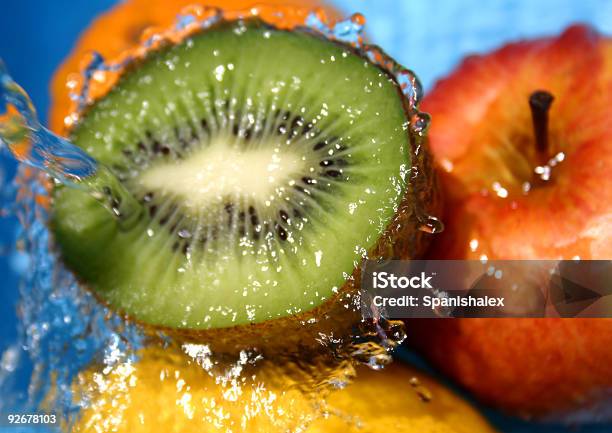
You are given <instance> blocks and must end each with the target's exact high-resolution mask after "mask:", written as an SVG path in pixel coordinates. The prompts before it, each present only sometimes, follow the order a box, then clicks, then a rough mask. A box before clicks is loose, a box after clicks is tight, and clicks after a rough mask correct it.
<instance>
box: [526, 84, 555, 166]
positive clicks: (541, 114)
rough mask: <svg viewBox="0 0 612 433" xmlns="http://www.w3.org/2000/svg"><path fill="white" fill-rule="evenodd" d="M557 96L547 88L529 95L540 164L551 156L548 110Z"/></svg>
mask: <svg viewBox="0 0 612 433" xmlns="http://www.w3.org/2000/svg"><path fill="white" fill-rule="evenodd" d="M554 99H555V97H554V96H553V95H552V94H551V93H550V92H547V91H546V90H536V91H535V92H533V93H532V94H531V95H530V96H529V107H530V108H531V120H532V121H533V134H534V136H535V142H536V150H537V154H538V159H539V163H540V165H545V164H546V163H547V162H548V158H549V149H548V145H549V143H548V111H549V109H550V106H551V105H552V103H553V100H554Z"/></svg>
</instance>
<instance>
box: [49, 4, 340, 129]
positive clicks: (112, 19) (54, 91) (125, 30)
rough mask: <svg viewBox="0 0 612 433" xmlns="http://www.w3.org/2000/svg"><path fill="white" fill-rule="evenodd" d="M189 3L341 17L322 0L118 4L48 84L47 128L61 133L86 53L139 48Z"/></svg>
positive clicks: (91, 29) (114, 52)
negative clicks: (319, 11)
mask: <svg viewBox="0 0 612 433" xmlns="http://www.w3.org/2000/svg"><path fill="white" fill-rule="evenodd" d="M192 4H202V5H204V6H213V7H219V8H223V9H225V10H243V9H248V8H250V7H252V6H254V5H257V6H269V7H278V6H295V7H299V8H303V9H311V8H312V9H315V8H318V7H323V9H324V10H325V12H326V13H327V16H328V17H329V18H330V19H338V18H340V14H339V12H337V11H336V10H334V9H333V8H331V7H329V6H324V3H323V2H322V1H321V0H200V1H198V0H128V1H125V2H122V3H119V4H118V5H117V6H115V7H114V8H112V9H111V10H109V11H108V12H105V13H104V14H102V15H100V16H99V17H97V18H96V19H95V20H94V21H93V23H92V24H91V25H90V26H89V27H88V28H87V29H86V30H85V31H84V32H83V34H82V35H81V37H80V38H79V40H78V41H77V43H76V44H75V46H74V48H73V50H72V52H71V53H70V55H69V56H68V58H67V59H66V60H65V61H64V62H63V63H62V64H61V65H60V67H59V68H58V69H57V71H56V72H55V75H54V77H53V79H52V83H51V109H50V111H49V125H50V128H51V129H52V130H53V131H55V132H57V133H62V132H63V131H64V117H66V116H67V115H68V114H69V113H70V108H71V102H70V99H69V96H68V88H67V87H66V83H67V81H68V77H69V75H70V74H72V73H75V72H79V71H80V70H81V68H82V61H83V59H84V58H85V56H86V54H87V53H88V52H91V51H97V52H98V53H100V54H101V55H102V56H103V57H104V58H106V59H112V58H115V57H117V56H119V55H120V54H121V53H122V52H124V51H126V50H128V49H130V48H133V47H134V46H136V45H138V44H139V43H140V36H141V34H142V32H143V31H144V30H145V29H146V28H149V27H162V28H167V27H170V26H171V25H172V24H173V23H174V22H175V20H176V17H177V15H178V14H179V13H180V12H181V10H182V9H183V8H185V7H186V6H189V5H192ZM297 17H298V16H297V15H296V17H287V20H289V21H291V20H292V19H293V20H297ZM300 23H301V22H294V23H291V22H289V23H288V24H294V25H295V24H300Z"/></svg>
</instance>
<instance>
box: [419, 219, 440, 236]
mask: <svg viewBox="0 0 612 433" xmlns="http://www.w3.org/2000/svg"><path fill="white" fill-rule="evenodd" d="M420 221H421V224H420V225H419V230H420V231H422V232H425V233H431V234H435V233H441V232H442V231H444V223H443V222H442V221H440V220H439V219H438V218H437V217H435V216H432V215H428V216H427V217H424V218H422V219H421V220H420Z"/></svg>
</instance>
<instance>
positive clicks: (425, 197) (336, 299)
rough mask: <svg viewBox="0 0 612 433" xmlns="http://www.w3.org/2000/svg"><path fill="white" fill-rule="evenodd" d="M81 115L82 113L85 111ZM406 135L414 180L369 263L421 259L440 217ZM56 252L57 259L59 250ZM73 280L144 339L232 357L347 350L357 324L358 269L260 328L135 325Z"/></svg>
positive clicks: (416, 143) (422, 139) (423, 156)
mask: <svg viewBox="0 0 612 433" xmlns="http://www.w3.org/2000/svg"><path fill="white" fill-rule="evenodd" d="M336 43H338V42H336ZM342 45H343V46H344V44H342ZM346 48H347V49H350V50H351V51H352V52H353V53H355V54H356V55H359V56H361V57H363V58H364V59H365V60H367V59H366V58H365V57H364V56H363V55H362V54H361V53H360V52H358V51H357V50H355V49H354V48H353V47H350V46H348V45H347V46H346ZM140 61H142V60H140ZM140 61H138V62H135V63H134V64H131V65H130V67H129V68H128V70H131V69H132V68H136V67H138V64H139V63H140ZM379 68H380V69H381V70H382V71H383V72H385V73H386V74H387V75H389V76H391V75H390V74H389V72H388V71H386V70H384V69H383V68H382V67H380V66H379ZM396 88H397V92H398V97H399V98H402V101H403V106H404V111H405V113H406V119H410V117H411V114H413V111H414V109H413V108H412V107H410V106H409V105H408V101H407V100H406V98H405V97H404V95H403V94H402V92H401V90H400V87H399V85H398V84H397V82H396ZM81 114H83V115H86V114H87V113H86V111H85V112H84V113H81ZM406 135H407V137H406V139H407V142H408V143H409V146H408V148H409V151H410V153H411V163H412V170H413V171H414V170H416V173H417V175H416V176H411V178H410V179H409V180H407V181H406V192H405V195H404V197H403V198H402V200H401V202H400V205H399V207H398V210H397V212H396V214H395V216H394V217H393V220H392V221H391V222H390V223H389V225H388V226H387V228H386V230H385V231H384V232H383V234H382V235H381V236H380V237H379V239H378V241H377V243H376V244H375V245H374V246H373V247H372V248H371V249H370V250H369V251H368V255H367V258H368V259H370V260H378V259H381V260H388V259H402V260H408V259H417V258H422V257H423V256H424V254H425V251H426V249H427V247H428V245H429V243H430V241H431V237H432V236H433V235H432V234H430V233H427V232H424V231H422V230H420V229H419V227H420V226H421V225H422V221H423V218H426V217H427V216H428V215H441V212H442V207H443V200H442V195H441V188H440V187H439V182H438V178H437V175H436V172H435V170H434V167H433V159H432V155H431V153H430V151H429V146H428V142H427V138H426V136H421V135H419V134H417V133H414V132H412V130H411V129H410V128H408V129H407V131H406ZM411 173H412V172H411ZM51 233H53V231H52V230H51ZM58 250H60V251H59V254H60V258H61V249H59V248H58ZM64 263H65V261H64ZM73 274H74V273H73ZM75 277H76V278H77V281H78V282H79V285H80V286H81V287H82V288H85V289H86V290H88V291H89V292H90V293H92V294H93V295H94V297H95V298H96V299H97V300H98V301H99V302H100V303H101V304H103V305H105V306H106V307H107V308H109V310H110V311H113V312H114V313H116V314H118V315H120V316H121V317H123V318H124V319H125V320H126V321H127V322H131V323H135V324H137V325H140V326H141V327H142V328H143V330H144V332H145V333H146V334H147V335H148V336H149V337H151V338H153V339H158V338H159V336H160V333H161V334H162V335H166V336H169V337H171V338H173V339H174V340H176V341H177V342H179V343H180V342H185V343H198V344H207V345H209V346H210V348H211V350H213V352H216V353H226V354H236V353H238V352H240V351H241V350H245V349H256V350H258V351H259V352H260V353H262V354H267V355H269V354H273V355H275V356H279V354H285V355H288V356H291V355H292V354H300V356H301V355H302V354H304V353H308V352H311V353H313V352H321V351H323V350H324V351H327V352H329V348H325V347H326V346H327V344H326V342H325V340H326V337H332V336H333V339H334V341H339V342H340V343H336V344H339V345H340V346H342V345H348V344H350V340H351V338H352V336H353V335H354V334H355V328H356V327H357V326H358V325H359V324H360V322H362V315H361V309H360V303H359V287H360V283H361V268H360V266H357V267H356V268H355V269H354V270H353V272H352V275H351V277H349V278H348V279H347V280H346V281H345V283H344V285H343V286H342V287H341V289H340V290H339V291H338V292H337V293H335V294H334V295H333V296H332V297H330V298H329V299H328V300H326V301H325V302H324V303H322V304H321V305H319V306H317V307H315V308H313V309H311V310H308V311H304V312H301V313H297V314H294V315H290V316H286V317H281V318H277V319H270V320H267V321H264V322H260V323H251V324H246V325H236V326H230V327H224V328H212V329H187V328H169V327H164V326H158V325H151V324H149V323H144V322H141V321H139V320H138V319H137V318H135V317H132V316H130V315H128V314H126V313H125V312H123V311H120V310H117V309H116V308H114V307H112V306H111V305H109V304H108V303H107V302H106V301H105V300H104V299H102V298H101V297H100V296H99V295H98V294H97V293H96V292H95V291H94V290H91V289H90V288H89V287H88V285H87V283H86V282H85V281H82V280H81V279H80V278H78V276H76V274H75Z"/></svg>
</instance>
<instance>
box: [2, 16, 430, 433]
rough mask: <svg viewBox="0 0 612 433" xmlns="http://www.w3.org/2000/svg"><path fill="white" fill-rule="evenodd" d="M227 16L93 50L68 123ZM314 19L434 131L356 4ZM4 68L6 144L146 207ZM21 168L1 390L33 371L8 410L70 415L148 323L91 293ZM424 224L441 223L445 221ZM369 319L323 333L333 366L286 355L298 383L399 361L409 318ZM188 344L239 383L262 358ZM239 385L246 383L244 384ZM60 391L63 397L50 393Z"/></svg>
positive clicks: (131, 352) (332, 380)
mask: <svg viewBox="0 0 612 433" xmlns="http://www.w3.org/2000/svg"><path fill="white" fill-rule="evenodd" d="M249 14H251V15H259V14H261V10H258V9H256V8H255V9H252V10H250V12H248V13H243V15H242V16H241V17H247V16H250V15H249ZM224 18H225V19H229V18H231V17H229V16H228V15H227V14H223V13H222V12H221V11H220V10H218V9H211V8H202V7H196V8H190V9H189V10H186V11H185V13H184V14H183V15H181V16H180V17H179V20H178V23H177V25H176V27H175V28H174V29H171V31H169V32H159V31H148V32H146V33H145V35H144V36H143V45H142V46H140V47H138V48H137V49H136V51H134V52H132V53H130V54H128V55H126V56H124V57H123V58H122V59H121V60H120V61H118V62H117V63H107V62H106V61H105V60H104V59H103V58H102V57H101V56H99V55H97V54H92V57H91V58H90V61H89V62H88V66H87V67H86V68H85V70H84V71H83V73H82V74H81V75H80V76H79V77H73V78H72V80H71V82H70V83H69V87H70V88H71V89H72V91H71V99H72V101H73V103H74V104H75V107H74V110H73V113H74V114H72V115H70V116H68V117H67V118H66V126H68V127H74V126H75V125H76V124H77V123H78V121H79V119H80V116H81V115H82V114H83V113H84V112H85V111H86V110H87V107H89V106H90V105H91V104H92V103H94V102H95V101H96V99H97V98H99V97H101V96H102V95H104V94H105V93H106V92H107V91H108V89H110V88H111V87H112V86H113V85H114V83H115V82H116V80H117V79H118V78H119V76H120V75H121V74H122V72H123V71H124V70H125V68H126V67H127V66H128V65H129V64H131V63H132V62H134V61H136V60H138V59H140V58H142V57H143V56H145V55H146V54H147V53H148V52H150V51H151V50H155V49H157V48H158V47H161V46H163V45H164V43H165V41H168V40H170V41H172V42H176V41H178V40H180V39H182V38H184V37H186V36H188V35H190V34H192V33H193V32H195V31H201V30H202V29H206V28H209V27H210V26H212V25H214V24H216V23H218V22H219V21H220V20H221V19H224ZM304 25H305V28H307V29H308V30H309V31H313V32H317V33H319V34H321V35H323V36H324V37H327V38H328V39H332V40H337V41H339V42H344V43H348V44H350V45H351V46H352V47H353V48H354V49H355V50H357V51H358V52H359V53H361V54H362V55H363V56H364V57H367V58H368V59H370V60H371V61H372V62H374V63H376V64H377V65H379V66H381V67H383V68H384V69H386V70H388V71H389V73H390V74H392V75H393V76H394V77H395V78H396V80H397V82H398V84H399V86H400V88H401V89H402V93H403V94H404V96H405V97H406V102H407V104H406V107H407V110H408V112H409V119H410V124H409V126H408V127H409V128H410V129H411V131H413V132H415V133H416V134H417V136H418V137H423V136H424V133H425V131H426V129H427V126H428V124H429V118H428V116H426V115H425V114H423V113H420V112H419V111H418V104H419V102H420V99H421V97H422V88H421V86H420V83H419V81H418V79H417V78H416V76H415V75H414V74H413V73H412V72H411V71H410V70H407V69H405V68H403V67H402V66H401V65H399V64H397V63H396V62H395V61H393V60H392V59H391V58H390V57H389V56H387V55H386V54H385V53H384V51H383V50H382V49H380V48H379V47H376V46H374V45H368V44H365V43H364V37H363V28H364V25H365V19H364V18H363V16H361V15H359V14H355V15H353V16H352V17H350V18H349V19H347V20H344V21H339V22H337V23H335V24H334V25H330V24H328V23H327V21H326V20H325V18H324V16H323V15H321V14H320V13H317V12H313V13H311V14H309V15H307V17H306V19H305V22H304ZM0 75H1V79H2V88H1V91H2V94H1V96H2V98H1V102H2V104H3V105H2V107H0V108H1V109H2V110H3V111H2V113H3V117H2V118H1V119H2V120H1V122H0V136H1V138H2V144H4V145H6V147H7V148H8V149H9V150H10V151H11V153H12V154H13V155H14V156H15V157H17V159H19V160H20V161H21V162H23V163H25V164H28V165H31V166H33V167H36V168H38V169H40V170H43V171H44V172H45V173H47V174H49V175H50V176H51V177H53V178H55V179H58V180H59V181H60V182H62V183H65V184H67V185H69V186H71V187H75V188H81V189H83V190H85V191H86V192H89V193H90V194H93V195H94V196H95V197H96V198H97V199H98V200H101V201H103V202H104V204H105V205H106V206H107V207H108V208H109V210H110V211H112V212H113V213H114V214H116V215H119V216H125V215H133V214H135V213H136V209H140V206H139V205H137V203H133V202H132V200H133V199H132V196H131V195H130V194H129V193H128V192H127V191H125V189H124V188H123V186H122V185H121V182H119V181H118V180H117V178H116V177H115V176H114V175H113V174H112V172H111V171H110V170H108V169H106V168H105V167H104V166H102V165H100V164H99V163H98V162H97V161H95V160H94V159H93V158H91V157H90V156H89V155H88V154H86V153H85V152H84V151H83V150H81V149H80V148H78V147H76V146H74V145H73V144H71V143H70V142H69V141H67V140H65V139H63V138H61V137H59V136H57V135H55V134H53V133H51V132H50V131H49V130H47V129H46V128H44V127H43V126H42V125H41V124H40V122H39V121H38V119H37V117H36V112H35V110H34V107H33V106H32V103H31V101H30V99H29V98H28V96H27V94H26V93H25V92H24V91H23V89H21V88H20V87H19V86H18V85H17V84H16V83H15V82H14V81H13V80H12V79H11V78H10V76H9V75H8V73H6V70H5V69H4V68H2V69H0ZM420 145H422V143H420V142H418V141H417V142H416V143H414V146H415V147H417V148H418V147H419V146H420ZM416 153H417V154H418V152H416ZM20 177H21V180H22V181H23V180H26V183H25V186H24V184H21V185H17V186H16V189H17V188H18V189H19V190H20V199H19V200H18V201H17V204H16V206H15V209H14V212H15V213H16V214H17V215H18V216H19V218H20V220H21V222H22V225H23V227H22V229H21V233H20V244H21V248H22V251H23V253H25V254H26V255H27V258H28V261H29V264H28V266H27V269H28V272H26V273H24V275H23V283H22V285H21V288H20V295H21V301H20V306H19V310H20V319H21V322H20V329H19V332H20V344H19V345H16V346H14V347H11V348H10V349H9V350H8V351H6V352H5V353H4V355H3V356H2V364H1V365H0V368H1V370H0V392H1V393H2V395H16V394H15V393H14V392H13V391H14V388H12V387H13V386H14V384H11V383H10V380H9V379H10V378H11V377H14V375H15V374H16V372H19V371H21V372H22V373H23V371H26V374H28V375H30V376H31V377H32V379H31V382H30V386H29V391H28V395H27V396H24V398H23V399H21V400H19V399H15V401H8V400H5V401H3V402H1V403H0V412H3V411H4V412H6V411H7V410H8V409H15V408H16V407H19V408H21V409H24V408H29V409H32V410H35V409H36V408H38V407H40V406H41V405H43V404H47V405H48V407H49V408H50V409H52V410H54V411H57V412H58V413H59V414H61V416H63V418H64V419H65V420H66V422H67V423H69V424H70V423H71V422H72V420H73V419H74V416H75V414H77V413H78V412H79V411H81V409H83V408H85V407H87V406H88V404H90V402H89V401H88V400H87V398H83V399H75V396H74V393H73V386H74V382H75V379H76V377H77V375H78V373H79V372H81V371H83V370H84V369H86V368H87V367H89V366H92V365H98V366H99V369H100V371H101V372H102V374H104V372H107V371H110V370H112V369H113V368H115V367H117V366H119V367H120V366H123V365H129V364H130V363H132V362H135V361H136V360H137V359H138V356H139V355H138V354H139V351H140V350H141V349H142V348H143V347H144V346H145V345H146V343H147V339H148V337H147V336H146V334H145V332H144V331H143V330H142V329H141V328H139V327H138V326H135V325H133V324H129V323H125V322H124V321H123V320H122V318H120V317H117V316H116V315H113V314H112V312H111V311H109V310H107V309H106V308H105V307H103V306H101V305H100V304H99V303H98V302H96V300H95V299H94V298H93V296H92V295H91V294H89V293H88V292H86V291H84V290H82V289H81V288H80V287H79V285H78V283H77V282H76V281H75V279H74V276H73V275H72V274H71V273H70V272H68V271H67V270H65V269H64V268H63V266H62V265H61V261H60V260H59V258H58V257H57V253H56V251H54V250H53V249H52V243H51V240H50V238H49V232H48V230H47V223H48V215H47V209H46V207H45V206H43V205H41V201H40V200H39V199H40V198H41V197H43V198H45V197H46V198H48V194H49V192H48V188H46V187H45V185H44V184H43V183H42V182H40V179H38V178H36V177H32V176H31V175H28V174H27V173H26V171H25V170H21V175H20ZM109 184H110V185H111V186H112V191H111V193H112V194H110V197H109V192H108V191H107V190H104V189H102V186H108V185H109ZM415 202H417V200H415ZM132 204H134V206H132ZM428 221H429V220H428ZM434 226H435V225H434ZM435 227H437V226H435ZM423 230H424V231H428V232H432V233H433V232H435V231H436V230H434V229H432V230H426V229H423ZM359 326H360V327H359V329H358V330H357V331H356V332H355V335H354V338H353V339H352V340H350V341H345V340H341V339H340V340H339V339H336V338H335V337H334V336H333V335H322V336H321V343H322V344H323V345H325V346H326V347H328V348H330V351H331V353H332V355H333V358H334V360H333V361H334V362H333V365H334V366H333V368H332V369H330V368H329V365H324V366H320V365H317V364H315V363H312V362H310V361H309V360H303V359H293V360H291V361H290V362H286V363H284V364H283V365H284V366H285V367H284V368H285V370H284V371H283V374H284V375H285V377H287V378H291V380H292V381H293V382H294V383H295V384H300V385H299V386H302V387H304V386H308V387H309V388H310V389H320V388H321V387H328V386H336V387H342V386H345V385H346V384H347V383H348V381H349V380H350V378H351V374H353V372H354V367H353V364H354V363H362V364H365V365H368V366H370V367H371V368H373V369H380V368H382V367H384V365H386V364H388V363H389V362H391V360H392V357H391V353H392V351H393V349H395V347H397V346H398V345H399V344H400V343H401V342H402V341H403V340H404V338H405V332H404V329H403V324H402V323H401V322H399V321H388V320H386V319H384V317H379V318H377V320H375V321H368V322H363V323H360V324H359ZM168 344H173V343H172V342H169V343H168ZM182 349H183V351H184V352H185V353H186V354H187V355H188V356H190V357H191V358H193V359H194V360H195V361H196V362H197V363H199V365H200V366H202V367H203V368H204V370H206V371H207V372H209V373H211V374H213V375H215V377H224V378H225V379H220V380H221V381H222V382H223V381H225V382H224V383H226V384H227V383H230V384H234V385H235V384H236V383H238V386H239V382H240V380H239V379H240V377H241V375H242V374H243V369H244V367H245V365H246V364H249V365H250V364H251V363H256V362H258V360H259V358H258V355H257V354H248V355H246V357H244V356H243V355H242V354H241V355H240V356H239V358H238V359H230V360H227V359H224V360H221V359H220V358H218V357H216V356H215V354H212V353H208V352H206V349H205V348H204V347H202V345H195V346H194V345H191V346H190V345H187V346H183V347H182ZM25 359H30V360H31V362H32V363H31V364H30V363H28V362H24V360H25ZM68 360H69V362H67V361H68ZM221 366H222V367H221ZM228 366H229V370H228ZM119 367H118V368H119ZM213 367H214V368H213ZM234 385H232V386H234ZM231 391H232V392H236V390H235V389H234V388H232V390H231ZM50 395H53V398H49V396H50ZM229 395H231V392H229ZM17 400H19V401H17ZM45 402H46V403H45Z"/></svg>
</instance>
